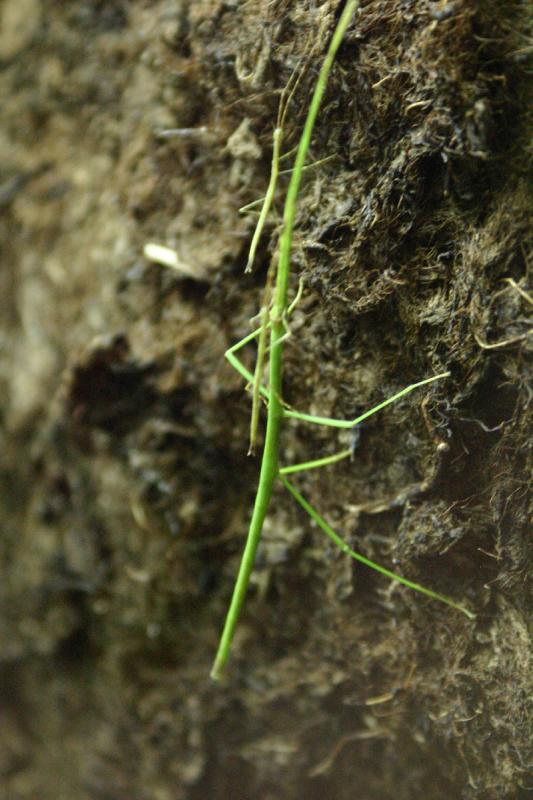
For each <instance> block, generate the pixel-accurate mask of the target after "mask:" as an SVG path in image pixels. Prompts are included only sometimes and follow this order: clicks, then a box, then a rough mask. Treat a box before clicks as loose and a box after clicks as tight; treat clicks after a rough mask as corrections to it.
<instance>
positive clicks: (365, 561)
mask: <svg viewBox="0 0 533 800" xmlns="http://www.w3.org/2000/svg"><path fill="white" fill-rule="evenodd" d="M281 482H282V483H283V485H284V486H285V488H286V489H287V491H288V492H290V494H292V496H293V497H294V499H295V500H296V502H297V503H299V505H301V507H302V508H303V509H304V510H305V511H307V513H308V514H309V516H310V517H311V518H312V519H314V520H315V522H316V524H317V525H318V526H319V528H321V529H322V530H323V531H324V533H325V534H326V535H327V536H329V538H330V539H331V540H332V541H333V542H335V544H336V545H337V547H339V548H340V549H341V550H342V551H343V552H344V553H346V554H347V555H349V556H351V557H352V558H353V559H355V560H356V561H359V562H360V563H361V564H365V566H367V567H371V568H372V569H373V570H375V571H376V572H380V573H381V574H382V575H385V576H386V577H387V578H390V579H391V580H393V581H396V582H397V583H402V584H403V585H404V586H407V587H409V589H414V590H415V591H416V592H419V593H420V594H425V595H426V596H427V597H431V599H432V600H439V601H440V602H441V603H445V604H446V605H448V606H451V607H452V608H455V609H456V610H457V611H461V612H462V613H463V614H465V615H466V616H467V617H468V619H475V617H476V615H475V614H473V613H472V612H471V611H469V610H468V609H467V608H464V606H461V605H459V603H456V602H455V601H454V600H451V599H450V598H449V597H445V595H442V594H438V593H437V592H433V591H432V590H431V589H426V587H425V586H421V585H420V584H419V583H414V582H413V581H410V580H408V579H407V578H402V576H401V575H397V574H396V573H395V572H391V571H390V570H389V569H386V568H385V567H382V566H381V565H380V564H376V562H375V561H371V560H370V559H369V558H365V556H362V555H361V554H360V553H356V552H355V550H352V549H351V547H348V545H347V544H346V542H344V541H343V540H342V539H341V538H340V536H338V535H337V534H336V533H335V531H334V530H333V528H332V527H331V526H330V525H328V523H327V522H326V520H325V519H324V518H323V517H321V516H320V514H319V513H318V511H316V510H315V509H314V508H313V506H312V505H310V504H309V503H308V502H307V500H306V499H305V498H304V497H302V495H301V494H300V492H299V491H298V490H297V489H296V488H295V487H294V486H293V485H292V483H289V481H288V480H287V479H286V478H284V477H281Z"/></svg>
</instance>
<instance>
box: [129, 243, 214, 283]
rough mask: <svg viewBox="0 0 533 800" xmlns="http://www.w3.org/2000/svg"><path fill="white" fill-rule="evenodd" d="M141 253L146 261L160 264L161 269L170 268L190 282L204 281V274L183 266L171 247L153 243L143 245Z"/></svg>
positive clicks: (196, 269)
mask: <svg viewBox="0 0 533 800" xmlns="http://www.w3.org/2000/svg"><path fill="white" fill-rule="evenodd" d="M143 253H144V257H145V258H147V259H148V261H153V262H154V263H156V264H161V265H162V266H163V267H170V269H173V270H175V271H176V272H179V273H180V275H183V277H185V278H192V280H195V281H201V280H205V278H206V275H205V272H204V271H203V270H202V269H199V268H198V267H191V266H190V265H189V264H185V262H183V261H182V260H181V259H180V257H179V256H178V254H177V253H176V251H175V250H173V249H172V248H171V247H166V246H165V245H162V244H156V243H155V242H148V243H147V244H145V245H144V248H143Z"/></svg>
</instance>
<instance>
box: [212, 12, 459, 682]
mask: <svg viewBox="0 0 533 800" xmlns="http://www.w3.org/2000/svg"><path fill="white" fill-rule="evenodd" d="M358 5H359V0H348V1H347V2H346V5H345V7H344V10H343V12H342V14H341V16H340V18H339V21H338V23H337V27H336V28H335V31H334V33H333V37H332V39H331V42H330V45H329V49H328V51H327V54H326V57H325V59H324V62H323V64H322V67H321V69H320V73H319V76H318V79H317V82H316V86H315V89H314V93H313V96H312V98H311V102H310V105H309V110H308V114H307V118H306V121H305V124H304V128H303V132H302V135H301V138H300V142H299V145H298V150H297V153H296V158H295V162H294V167H293V170H292V175H291V180H290V183H289V187H288V190H287V195H286V199H285V206H284V212H283V228H282V233H281V238H280V247H279V260H278V262H277V270H276V273H275V286H274V294H273V298H272V302H271V305H270V309H269V310H268V301H265V302H264V304H263V308H262V311H261V326H260V327H259V328H258V329H257V330H256V331H253V332H252V333H250V334H249V335H248V336H246V337H245V338H244V339H243V340H242V341H240V342H238V343H237V344H236V345H233V347H231V348H230V349H229V350H228V351H227V352H226V358H227V359H228V361H229V362H230V364H231V365H232V366H233V367H234V368H235V369H236V370H237V371H238V372H239V374H240V375H241V376H242V377H243V378H244V379H245V380H246V381H247V382H248V383H249V384H250V385H251V386H252V387H253V410H252V423H251V430H250V450H251V451H253V449H254V447H255V437H256V429H257V419H258V410H259V406H260V399H261V397H262V398H263V399H264V400H266V402H267V409H268V412H267V423H266V433H265V443H264V448H263V455H262V460H261V470H260V475H259V484H258V488H257V493H256V498H255V503H254V508H253V512H252V518H251V521H250V528H249V531H248V537H247V540H246V545H245V548H244V552H243V555H242V559H241V564H240V567H239V572H238V575H237V580H236V583H235V587H234V590H233V596H232V599H231V603H230V606H229V610H228V612H227V616H226V621H225V624H224V629H223V632H222V636H221V639H220V643H219V646H218V651H217V654H216V657H215V661H214V664H213V668H212V670H211V677H212V678H213V679H215V680H217V679H219V678H220V677H221V676H222V673H223V670H224V667H225V665H226V662H227V660H228V657H229V654H230V650H231V645H232V641H233V636H234V633H235V628H236V626H237V622H238V620H239V616H240V613H241V610H242V607H243V604H244V600H245V596H246V591H247V588H248V584H249V581H250V575H251V572H252V569H253V566H254V561H255V555H256V551H257V547H258V544H259V540H260V538H261V532H262V529H263V523H264V521H265V517H266V514H267V512H268V508H269V504H270V500H271V497H272V491H273V488H274V485H275V483H276V481H277V480H280V482H281V483H282V484H283V485H284V486H285V488H286V489H287V490H288V492H289V493H290V494H291V495H292V496H293V497H294V499H295V500H296V502H297V503H298V504H299V505H300V506H301V507H302V508H303V509H304V510H305V511H306V512H307V513H308V514H309V516H310V517H311V518H312V519H313V520H314V521H315V522H316V523H317V525H318V526H319V527H320V528H321V529H322V530H323V531H324V533H326V534H327V536H329V537H330V538H331V539H332V540H333V541H334V542H335V544H336V545H337V546H338V547H339V548H340V549H341V550H342V551H343V552H345V553H347V554H348V555H350V556H351V557H352V558H354V559H356V560H357V561H359V562H362V563H363V564H365V565H367V566H369V567H371V568H372V569H374V570H377V571H378V572H380V573H381V574H383V575H386V576H387V577H388V578H391V579H393V580H395V581H398V582H400V583H402V584H404V585H405V586H408V587H410V588H411V589H414V590H416V591H418V592H420V593H422V594H425V595H426V596H428V597H431V598H433V599H436V600H440V601H441V602H443V603H446V604H447V605H449V606H451V607H453V608H455V609H457V610H459V611H462V612H463V613H464V614H466V616H468V617H469V618H473V617H474V615H473V614H472V612H471V611H468V610H467V609H466V608H464V607H463V606H461V605H459V604H458V603H455V602H454V601H453V600H450V599H449V598H447V597H444V596H443V595H440V594H437V593H436V592H433V591H432V590H430V589H427V588H425V587H423V586H421V585H419V584H416V583H413V582H412V581H409V580H407V579H406V578H403V577H401V576H399V575H396V574H395V573H393V572H390V571H389V570H387V569H385V568H384V567H382V566H380V565H379V564H376V563H375V562H373V561H370V560H369V559H367V558H365V557H364V556H362V555H360V554H359V553H356V552H355V551H353V550H352V549H351V548H349V547H348V545H347V544H346V543H345V542H344V541H343V540H342V539H341V538H340V537H339V536H338V535H337V534H336V533H335V531H333V529H332V528H331V527H330V526H329V525H328V523H327V522H326V521H325V520H324V519H323V517H322V516H321V515H320V514H319V513H318V512H317V511H316V510H315V509H314V508H313V507H312V506H311V505H310V504H309V503H308V502H307V500H305V498H304V497H303V496H302V495H301V494H300V492H299V491H298V490H297V489H296V487H294V486H293V485H292V484H291V483H290V482H289V480H288V479H287V477H286V476H287V475H289V474H291V473H294V472H299V471H303V470H308V469H315V468H318V467H322V466H326V465H328V464H332V463H335V462H337V461H340V460H341V459H343V458H347V457H349V456H350V454H351V451H350V450H343V451H342V452H340V453H337V454H335V455H333V456H327V457H325V458H321V459H317V460H314V461H308V462H304V463H301V464H296V465H292V466H287V467H281V468H280V465H279V460H278V459H279V455H278V454H279V442H280V432H281V426H282V422H283V420H284V419H285V418H292V419H298V420H302V421H305V422H309V423H313V424H317V425H327V426H330V427H335V428H353V427H354V426H355V425H357V424H359V423H360V422H362V421H363V420H364V419H366V418H367V417H369V416H371V415H372V414H375V413H376V412H377V411H379V410H381V409H382V408H384V407H385V406H388V405H390V404H391V403H393V402H395V401H396V400H398V399H400V397H403V396H404V395H406V394H408V393H409V392H411V391H413V390H414V389H416V388H418V387H420V386H424V385H426V384H429V383H432V382H433V381H436V380H439V379H441V378H445V377H447V376H448V375H449V373H442V374H440V375H435V376H433V377H431V378H427V379H426V380H423V381H420V382H418V383H414V384H411V385H410V386H408V387H406V388H405V389H403V390H402V391H400V392H398V393H397V394H396V395H394V396H393V397H390V398H389V399H387V400H385V401H384V402H382V403H380V404H379V405H378V406H376V407H375V408H373V409H371V410H370V411H367V412H366V413H365V414H362V415H361V416H360V417H358V418H357V419H355V420H337V419H330V418H326V417H319V416H314V415H312V414H303V413H300V412H298V411H294V410H292V409H288V408H287V407H286V406H285V404H284V403H283V400H282V371H283V344H284V340H285V338H286V333H287V329H286V324H287V323H286V318H287V316H288V313H289V309H290V306H289V303H288V286H289V277H290V257H291V249H292V236H293V229H294V222H295V216H296V202H297V199H298V193H299V189H300V182H301V177H302V172H303V170H304V169H305V160H306V157H307V153H308V149H309V144H310V141H311V135H312V131H313V127H314V124H315V121H316V117H317V114H318V110H319V107H320V104H321V100H322V97H323V94H324V90H325V88H326V83H327V79H328V76H329V72H330V70H331V66H332V64H333V60H334V58H335V54H336V52H337V50H338V48H339V46H340V43H341V41H342V39H343V36H344V33H345V31H346V28H347V27H348V25H349V23H350V21H351V19H352V17H353V15H354V12H355V10H356V8H357V7H358ZM281 117H282V118H283V114H281ZM281 138H282V135H281V126H280V125H279V117H278V126H277V127H276V132H275V135H274V145H273V161H272V173H271V179H270V183H269V187H268V190H267V194H266V196H265V200H264V204H263V209H262V212H261V215H260V218H259V222H258V226H257V229H256V232H255V234H254V237H253V240H252V247H251V249H250V257H249V260H248V264H247V269H248V270H249V269H250V268H251V263H252V261H253V257H254V255H255V250H256V248H257V245H258V242H259V238H260V235H261V231H262V228H263V226H264V224H265V220H266V216H267V214H268V211H269V209H270V205H271V203H272V199H273V197H274V191H275V185H276V178H277V175H278V164H279V160H280V147H281ZM271 274H272V273H271ZM269 280H273V277H271V278H270V279H269ZM269 280H267V283H268V282H269ZM292 305H293V306H294V303H293V304H292ZM267 330H268V331H269V332H270V347H269V351H268V357H269V364H268V387H265V386H263V385H262V383H261V376H262V371H263V358H264V357H265V354H266V351H267V348H266V339H267ZM255 339H258V341H259V346H258V357H257V363H256V368H255V374H252V373H251V372H250V371H249V370H247V369H246V367H245V366H244V365H243V364H242V363H241V361H240V360H239V359H238V358H237V356H236V355H235V354H236V352H238V350H240V349H241V348H242V347H244V346H245V345H246V344H248V343H250V342H252V341H254V340H255Z"/></svg>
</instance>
